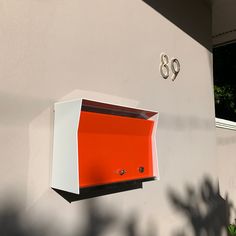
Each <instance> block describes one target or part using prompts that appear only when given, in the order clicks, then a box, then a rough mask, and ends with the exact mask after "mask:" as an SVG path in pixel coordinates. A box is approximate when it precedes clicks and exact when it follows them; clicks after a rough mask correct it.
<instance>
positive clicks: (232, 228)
mask: <svg viewBox="0 0 236 236" xmlns="http://www.w3.org/2000/svg"><path fill="white" fill-rule="evenodd" d="M228 232H229V234H230V236H234V235H236V225H234V224H230V225H229V226H228Z"/></svg>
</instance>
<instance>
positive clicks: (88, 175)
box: [52, 99, 158, 194]
mask: <svg viewBox="0 0 236 236" xmlns="http://www.w3.org/2000/svg"><path fill="white" fill-rule="evenodd" d="M156 126H157V112H152V111H146V110H141V109H134V108H128V107H122V106H117V105H111V104H105V103H100V102H95V101H89V100H84V99H80V100H74V101H70V102H62V103H57V104H55V122H54V148H53V172H52V187H53V188H56V189H60V190H64V191H68V192H72V193H77V194H79V192H80V189H85V188H90V187H95V186H101V185H107V184H114V183H118V182H120V183H122V182H127V181H133V180H140V179H141V180H142V179H143V180H146V179H150V178H153V177H158V171H157V169H158V168H157V154H156Z"/></svg>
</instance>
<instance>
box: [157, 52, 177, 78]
mask: <svg viewBox="0 0 236 236" xmlns="http://www.w3.org/2000/svg"><path fill="white" fill-rule="evenodd" d="M168 64H169V58H168V56H167V55H166V54H161V64H160V73H161V76H162V77H163V78H164V79H167V78H168V77H169V76H170V68H171V71H172V73H173V75H172V81H174V80H175V79H176V77H177V75H178V74H179V72H180V63H179V60H178V59H176V58H173V59H172V60H171V61H170V68H169V65H168Z"/></svg>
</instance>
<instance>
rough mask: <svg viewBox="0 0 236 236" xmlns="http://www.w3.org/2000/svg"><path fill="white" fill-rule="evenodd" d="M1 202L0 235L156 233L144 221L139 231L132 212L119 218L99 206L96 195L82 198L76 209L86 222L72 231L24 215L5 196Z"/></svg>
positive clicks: (139, 235) (154, 235)
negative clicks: (92, 197) (125, 216)
mask: <svg viewBox="0 0 236 236" xmlns="http://www.w3.org/2000/svg"><path fill="white" fill-rule="evenodd" d="M5 202H6V203H7V204H4V202H3V203H2V204H1V206H0V235H1V236H42V235H43V236H51V235H57V236H103V235H104V236H105V235H106V236H107V235H109V234H107V232H115V235H122V236H143V235H145V236H157V233H156V225H153V224H147V227H146V230H145V231H146V232H144V233H143V232H139V229H138V225H139V224H140V220H139V219H138V215H137V214H136V213H134V212H131V213H129V215H128V217H127V218H126V219H122V217H120V216H119V215H118V214H117V213H116V212H115V211H113V210H112V209H108V208H107V207H106V208H103V207H102V205H101V204H99V203H98V201H97V200H96V199H91V200H85V202H84V203H85V210H84V211H82V212H81V211H78V219H79V218H81V217H83V218H86V223H85V224H84V225H83V226H82V227H80V228H77V229H76V230H75V232H74V233H72V234H68V233H67V234H66V233H63V225H56V228H55V224H54V226H53V219H51V218H50V219H48V220H46V221H47V223H39V222H41V221H40V220H39V221H38V220H37V219H36V221H33V220H32V219H31V218H30V217H29V216H28V217H27V216H26V214H27V213H26V212H25V209H23V208H22V207H21V206H19V205H17V204H14V203H13V202H10V201H8V200H6V201H5ZM71 207H76V206H75V205H71ZM45 219H47V215H46V213H45ZM44 222H45V221H44ZM153 226H155V227H153Z"/></svg>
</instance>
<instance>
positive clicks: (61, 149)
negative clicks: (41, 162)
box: [52, 99, 82, 194]
mask: <svg viewBox="0 0 236 236" xmlns="http://www.w3.org/2000/svg"><path fill="white" fill-rule="evenodd" d="M81 106H82V99H78V100H74V101H67V102H60V103H56V104H55V106H54V111H55V118H54V136H53V139H54V141H53V164H52V168H53V170H52V187H53V188H56V189H60V190H64V191H67V192H72V193H75V194H79V162H78V128H79V118H80V112H81Z"/></svg>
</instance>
